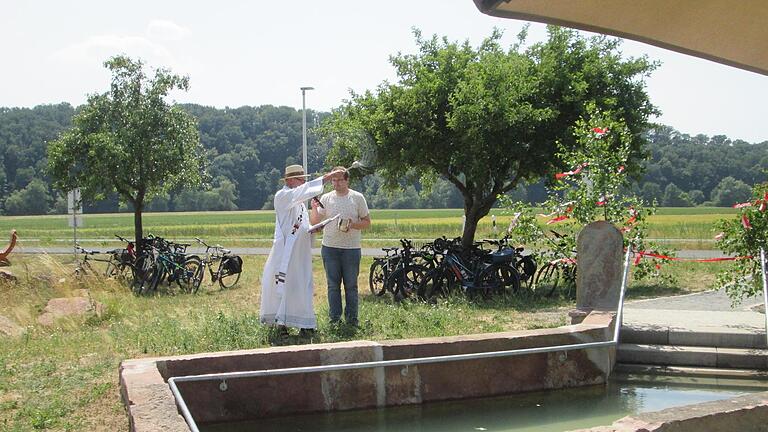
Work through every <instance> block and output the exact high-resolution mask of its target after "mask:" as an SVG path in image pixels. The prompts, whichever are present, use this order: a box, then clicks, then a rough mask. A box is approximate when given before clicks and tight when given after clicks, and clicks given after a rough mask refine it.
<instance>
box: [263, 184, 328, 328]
mask: <svg viewBox="0 0 768 432" xmlns="http://www.w3.org/2000/svg"><path fill="white" fill-rule="evenodd" d="M322 191H323V178H322V177H319V178H316V179H315V180H312V181H310V182H306V183H304V184H303V185H301V186H298V187H296V188H293V189H291V188H289V187H288V186H284V187H283V188H282V189H281V190H279V191H278V192H277V193H276V194H275V201H274V203H275V219H276V222H275V238H274V241H273V243H272V250H271V251H270V252H269V258H267V262H266V264H264V274H263V275H262V278H261V287H262V289H261V313H260V318H261V322H262V323H264V324H281V325H285V326H289V327H296V328H316V327H317V319H316V318H315V311H314V308H313V307H312V291H313V286H312V235H311V234H310V233H309V232H308V229H309V226H310V224H309V213H307V207H306V205H305V204H304V202H306V201H307V200H308V199H310V198H312V197H313V196H316V195H318V194H320V193H321V192H322Z"/></svg>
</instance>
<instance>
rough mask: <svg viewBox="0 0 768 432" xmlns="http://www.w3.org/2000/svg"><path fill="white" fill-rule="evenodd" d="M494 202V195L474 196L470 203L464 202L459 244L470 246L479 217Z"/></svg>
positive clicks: (486, 212)
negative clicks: (462, 229)
mask: <svg viewBox="0 0 768 432" xmlns="http://www.w3.org/2000/svg"><path fill="white" fill-rule="evenodd" d="M495 202H496V195H493V196H492V197H491V198H489V197H475V198H474V199H473V200H472V204H471V205H469V204H467V202H466V201H465V202H464V216H465V217H466V219H465V222H464V232H463V233H462V234H461V246H462V247H463V248H464V249H468V248H470V247H472V243H474V241H475V232H476V231H477V224H478V223H479V222H480V219H482V218H483V217H485V216H486V215H487V214H488V212H490V211H491V207H493V204H494V203H495Z"/></svg>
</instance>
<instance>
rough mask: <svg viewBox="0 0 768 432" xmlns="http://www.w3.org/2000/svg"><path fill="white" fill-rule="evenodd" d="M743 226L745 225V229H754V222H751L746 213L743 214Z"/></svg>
mask: <svg viewBox="0 0 768 432" xmlns="http://www.w3.org/2000/svg"><path fill="white" fill-rule="evenodd" d="M741 226H743V227H744V229H752V224H751V223H749V218H748V217H747V215H745V214H743V215H741Z"/></svg>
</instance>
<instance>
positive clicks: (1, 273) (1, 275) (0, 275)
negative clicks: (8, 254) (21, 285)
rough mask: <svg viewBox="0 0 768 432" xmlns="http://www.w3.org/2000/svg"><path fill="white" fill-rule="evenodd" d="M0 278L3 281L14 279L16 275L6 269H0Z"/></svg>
mask: <svg viewBox="0 0 768 432" xmlns="http://www.w3.org/2000/svg"><path fill="white" fill-rule="evenodd" d="M0 280H3V281H9V282H10V281H15V280H16V276H14V275H13V273H11V272H9V271H8V270H0Z"/></svg>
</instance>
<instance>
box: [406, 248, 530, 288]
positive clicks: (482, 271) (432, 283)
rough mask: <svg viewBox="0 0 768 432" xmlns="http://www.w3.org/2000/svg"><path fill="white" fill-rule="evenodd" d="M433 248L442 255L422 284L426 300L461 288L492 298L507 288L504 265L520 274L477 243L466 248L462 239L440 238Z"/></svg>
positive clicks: (420, 285) (510, 270)
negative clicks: (463, 246)
mask: <svg viewBox="0 0 768 432" xmlns="http://www.w3.org/2000/svg"><path fill="white" fill-rule="evenodd" d="M433 248H434V252H435V254H436V255H438V256H439V257H440V258H439V260H438V264H437V266H436V267H435V268H434V269H432V270H430V271H429V272H427V274H426V275H424V277H423V278H422V280H421V283H420V284H419V287H418V294H419V297H420V298H422V299H424V300H428V301H429V300H431V299H432V298H433V297H436V296H445V295H448V294H449V293H451V292H452V291H454V290H457V289H459V288H460V289H461V290H462V291H463V292H464V293H466V294H467V295H469V296H481V297H483V298H488V297H490V296H491V295H493V294H495V293H500V292H502V291H503V290H504V281H503V280H502V276H501V274H502V270H501V268H502V267H505V266H506V268H507V270H508V271H509V272H512V273H516V270H515V269H514V267H511V266H509V265H508V264H506V263H505V262H494V259H493V256H492V255H490V254H489V252H488V251H483V250H482V249H480V248H479V247H478V246H477V245H476V246H475V247H473V248H471V249H470V250H464V249H463V248H462V247H461V239H460V238H456V239H453V240H450V241H448V240H446V239H445V238H442V239H436V240H435V241H434V243H433Z"/></svg>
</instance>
